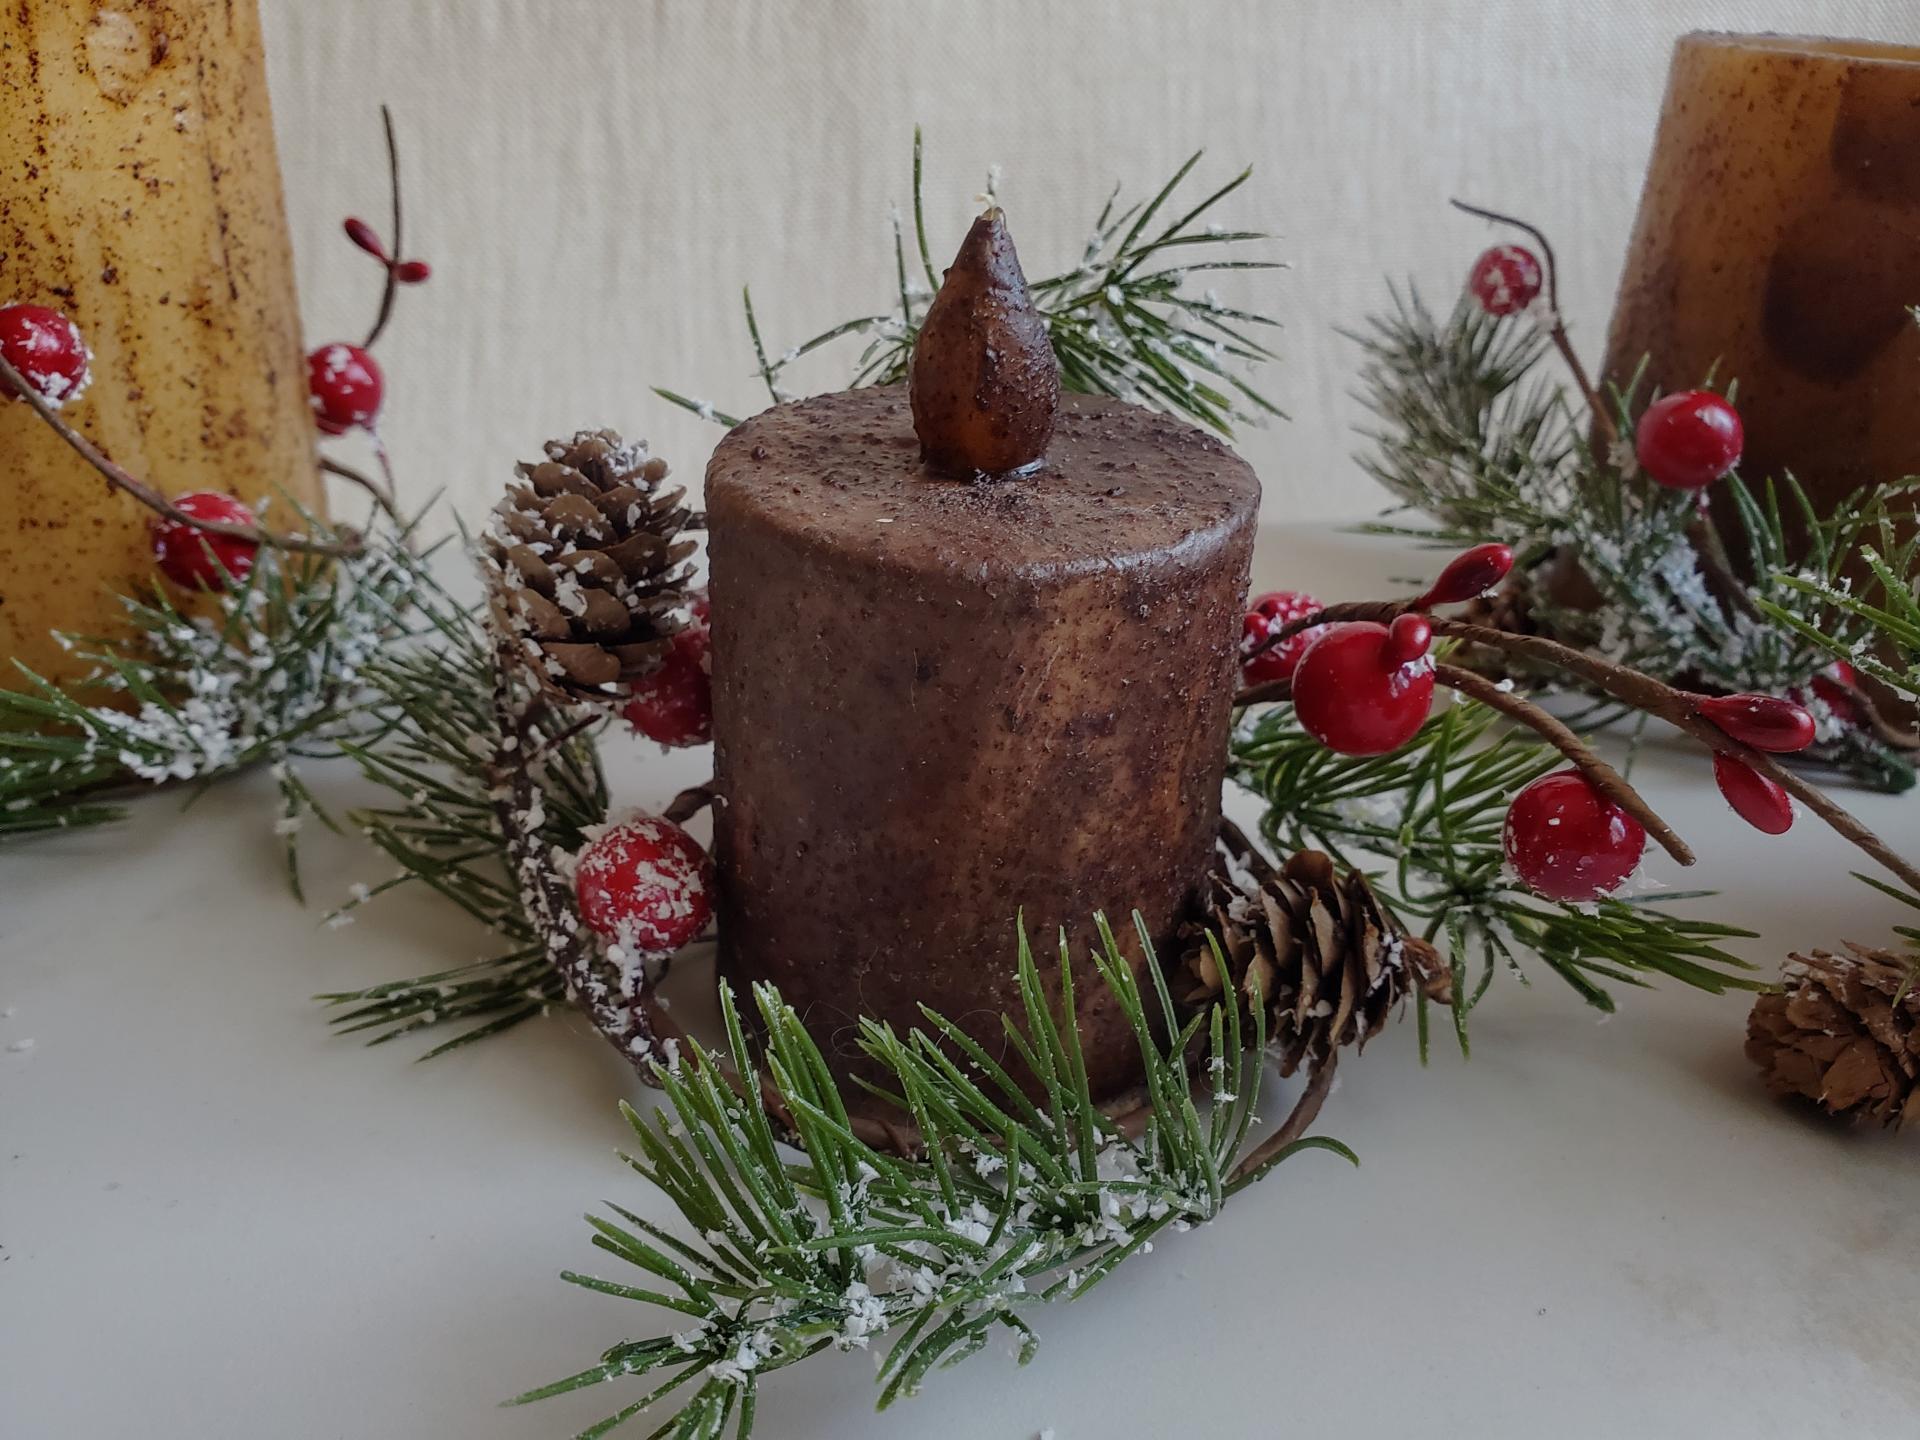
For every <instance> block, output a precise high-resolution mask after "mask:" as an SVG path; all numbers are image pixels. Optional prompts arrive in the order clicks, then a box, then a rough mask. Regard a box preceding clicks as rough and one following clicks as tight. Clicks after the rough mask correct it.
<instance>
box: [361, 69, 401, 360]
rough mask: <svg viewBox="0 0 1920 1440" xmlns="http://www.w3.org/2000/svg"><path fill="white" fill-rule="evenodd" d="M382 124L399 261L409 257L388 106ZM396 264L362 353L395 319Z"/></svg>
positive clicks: (390, 269) (395, 143)
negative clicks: (403, 235) (403, 239)
mask: <svg viewBox="0 0 1920 1440" xmlns="http://www.w3.org/2000/svg"><path fill="white" fill-rule="evenodd" d="M380 123H381V124H382V125H383V126H385V127H386V132H387V177H388V181H389V184H390V185H391V187H392V191H393V230H392V237H393V253H394V256H395V257H396V258H397V257H399V256H401V255H404V254H406V253H407V252H406V249H405V247H404V246H403V245H402V244H401V238H400V142H399V141H398V140H396V139H395V138H394V134H393V111H392V110H391V109H390V108H388V107H387V106H385V105H382V106H381V107H380ZM395 268H396V267H395V264H394V262H393V261H391V260H390V261H388V262H387V265H386V272H387V279H386V284H385V285H384V286H383V287H382V289H381V291H380V313H379V314H378V315H376V316H374V317H373V328H372V329H371V330H369V331H368V332H367V338H366V339H365V340H362V341H361V342H360V348H361V349H362V350H371V349H372V348H373V342H374V341H376V340H378V339H379V338H380V334H381V332H382V331H383V330H385V329H386V328H387V321H388V320H389V319H391V318H392V316H393V297H394V295H395V294H396V293H397V292H398V291H399V289H400V277H399V276H398V275H396V274H395V273H394V270H395Z"/></svg>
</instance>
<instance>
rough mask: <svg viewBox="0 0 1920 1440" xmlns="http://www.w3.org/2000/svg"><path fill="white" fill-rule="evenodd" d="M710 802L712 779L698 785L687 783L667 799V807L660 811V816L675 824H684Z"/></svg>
mask: <svg viewBox="0 0 1920 1440" xmlns="http://www.w3.org/2000/svg"><path fill="white" fill-rule="evenodd" d="M711 804H713V781H711V780H703V781H701V782H700V783H699V784H698V785H689V786H688V787H687V788H686V789H684V790H682V791H681V792H680V793H679V794H678V795H676V796H674V797H673V799H672V800H670V801H668V802H667V808H666V809H664V810H662V811H661V812H660V818H661V819H663V820H671V821H672V822H673V823H674V824H676V825H684V824H686V823H687V821H689V820H691V819H692V818H693V817H694V816H696V815H698V814H699V813H700V812H701V811H702V810H705V809H706V808H707V807H708V806H710V805H711Z"/></svg>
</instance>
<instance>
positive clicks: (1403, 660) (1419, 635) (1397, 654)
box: [1386, 611, 1433, 665]
mask: <svg viewBox="0 0 1920 1440" xmlns="http://www.w3.org/2000/svg"><path fill="white" fill-rule="evenodd" d="M1432 646H1433V622H1432V621H1431V620H1429V619H1427V617H1426V616H1424V615H1421V614H1418V613H1416V612H1413V611H1409V612H1408V613H1407V614H1405V615H1396V616H1394V617H1393V623H1392V624H1391V625H1389V626H1387V651H1386V654H1387V663H1388V664H1390V665H1408V664H1411V663H1412V662H1413V661H1415V660H1418V659H1419V658H1420V657H1421V656H1422V655H1425V654H1426V653H1427V651H1428V650H1429V649H1431V648H1432Z"/></svg>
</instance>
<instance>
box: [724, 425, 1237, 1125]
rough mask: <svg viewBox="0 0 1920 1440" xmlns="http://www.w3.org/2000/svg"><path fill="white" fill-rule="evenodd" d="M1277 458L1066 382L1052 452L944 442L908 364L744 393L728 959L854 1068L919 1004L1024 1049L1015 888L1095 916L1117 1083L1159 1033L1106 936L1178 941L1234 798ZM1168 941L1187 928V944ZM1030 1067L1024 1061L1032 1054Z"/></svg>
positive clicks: (734, 443) (732, 494) (729, 468)
mask: <svg viewBox="0 0 1920 1440" xmlns="http://www.w3.org/2000/svg"><path fill="white" fill-rule="evenodd" d="M1259 493H1260V492H1259V482H1258V481H1257V480H1255V478H1254V476H1253V473H1252V471H1251V470H1249V469H1248V468H1247V466H1246V465H1245V463H1244V462H1242V461H1241V460H1239V459H1238V458H1237V457H1236V456H1235V455H1234V454H1233V453H1232V452H1231V451H1229V450H1228V449H1227V448H1226V447H1225V446H1223V445H1222V444H1220V442H1219V441H1217V440H1215V439H1214V438H1212V437H1211V436H1209V435H1206V434H1204V433H1203V432H1201V431H1199V430H1196V429H1194V428H1193V427H1192V426H1190V425H1187V424H1185V423H1184V422H1182V421H1178V420H1174V419H1170V418H1168V417H1166V416H1163V415H1159V414H1155V413H1152V412H1149V411H1145V410H1141V409H1139V408H1138V407H1135V406H1131V405H1126V404H1123V403H1121V402H1119V401H1114V400H1103V399H1091V398H1086V397H1069V398H1068V399H1067V400H1065V401H1064V402H1063V403H1062V406H1061V410H1060V414H1059V418H1058V422H1057V425H1056V427H1055V431H1054V435H1053V440H1052V444H1051V446H1050V448H1049V450H1048V452H1047V463H1046V467H1045V468H1044V469H1043V470H1041V471H1039V472H1037V473H1035V474H1030V475H1022V476H1015V477H1010V478H1004V479H999V480H992V481H968V480H961V479H954V478H950V477H943V476H941V475H938V474H936V473H934V472H933V471H932V470H930V469H929V468H928V467H927V466H926V464H925V463H924V462H923V461H922V460H921V458H920V446H919V442H918V440H917V439H916V437H915V434H914V430H913V427H912V424H911V421H910V419H909V415H908V406H907V396H906V394H905V392H904V390H903V389H902V388H900V387H891V388H885V389H872V390H856V391H851V392H848V393H845V394H840V395H828V396H823V397H821V398H819V399H815V400H808V401H803V402H801V403H799V404H795V405H785V406H781V407H779V408H777V409H774V410H770V411H767V412H766V413H764V414H762V415H760V416H757V417H755V418H754V419H752V420H749V421H747V422H746V423H745V424H744V425H741V426H740V427H739V428H737V429H736V430H734V431H733V432H732V433H731V434H729V435H728V436H727V438H726V439H725V440H723V441H722V442H721V444H720V447H719V449H718V450H717V451H716V452H715V454H714V457H713V461H712V463H711V464H710V465H709V467H708V470H707V506H708V516H709V526H710V532H709V546H710V554H711V558H712V566H713V580H712V585H713V588H712V617H713V642H714V643H713V655H714V671H713V690H714V730H715V743H716V769H717V779H718V785H719V793H720V795H721V797H722V800H721V803H720V805H719V807H718V809H717V810H716V814H715V841H716V853H715V860H716V862H717V864H718V866H719V872H720V944H721V965H722V969H723V971H724V973H725V974H727V975H728V976H729V977H731V978H732V979H733V980H735V981H736V982H740V981H751V980H772V981H774V982H776V983H777V984H779V986H780V987H781V989H782V991H783V992H784V994H785V996H786V998H787V1000H788V1001H789V1002H790V1003H791V1004H793V1005H794V1006H796V1007H797V1008H798V1010H799V1012H800V1014H801V1016H802V1017H803V1018H804V1019H805V1021H806V1023H807V1025H808V1027H809V1028H810V1029H811V1030H812V1032H813V1033H814V1035H815V1036H816V1038H817V1039H818V1040H819V1041H820V1042H821V1043H822V1045H823V1046H824V1047H825V1048H827V1050H828V1051H829V1053H830V1055H831V1057H832V1060H833V1063H834V1065H835V1067H836V1068H838V1069H841V1070H858V1065H857V1052H856V1049H855V1037H856V1020H857V1017H859V1016H861V1015H868V1016H871V1017H873V1018H875V1019H877V1020H881V1021H885V1022H889V1023H891V1024H892V1025H894V1026H895V1027H896V1028H897V1029H900V1030H902V1031H904V1030H906V1029H908V1028H910V1027H913V1026H916V1025H921V1024H923V1023H924V1022H923V1021H922V1018H921V1016H920V1013H919V1009H918V1006H919V1005H920V1004H921V1003H922V1002H924V1003H926V1004H928V1005H931V1006H933V1007H934V1008H935V1009H938V1010H940V1011H942V1012H944V1013H945V1014H947V1015H948V1016H950V1017H952V1018H954V1019H956V1020H958V1021H960V1022H961V1023H962V1024H963V1025H964V1026H966V1027H967V1028H968V1029H969V1030H970V1031H971V1032H972V1033H973V1034H974V1035H975V1036H976V1037H977V1038H978V1039H979V1040H980V1041H981V1043H982V1044H984V1045H986V1046H987V1047H988V1049H989V1051H990V1052H991V1053H993V1054H995V1055H999V1054H1001V1053H1002V1052H1003V1050H1004V1044H1005V1042H1004V1037H1003V1036H1002V1034H1001V1032H1000V1023H999V1015H1000V1013H1001V1012H1002V1011H1007V1012H1010V1013H1015V1014H1018V1012H1019V1010H1020V1002H1019V998H1018V994H1017V991H1016V989H1015V986H1014V963H1015V939H1014V936H1015V930H1014V920H1015V915H1016V913H1017V912H1019V911H1020V910H1022V909H1023V908H1024V911H1025V915H1026V922H1027V927H1028V932H1029V934H1030V935H1031V936H1032V937H1033V941H1034V947H1035V951H1036V958H1037V959H1038V960H1039V962H1040V964H1041V967H1042V972H1043V975H1044V977H1045V979H1046V982H1047V984H1048V986H1049V988H1050V989H1052V990H1053V992H1054V993H1055V994H1056V995H1057V993H1058V984H1059V972H1058V964H1057V960H1056V955H1057V946H1056V941H1055V933H1056V930H1057V929H1058V927H1059V926H1061V925H1066V926H1067V927H1069V929H1070V931H1071V934H1072V937H1073V943H1074V946H1075V949H1076V954H1077V955H1078V956H1079V957H1080V960H1081V963H1079V964H1077V965H1076V967H1075V978H1076V981H1077V982H1078V983H1077V996H1078V1004H1079V1011H1080V1016H1081V1022H1082V1025H1083V1027H1084V1029H1085V1033H1086V1043H1087V1048H1088V1065H1089V1070H1090V1074H1091V1079H1092V1083H1093V1086H1094V1089H1095V1091H1096V1093H1099V1094H1110V1093H1112V1092H1114V1091H1115V1090H1117V1089H1120V1088H1122V1087H1124V1086H1125V1085H1126V1084H1127V1083H1128V1081H1129V1080H1130V1079H1131V1078H1132V1076H1133V1071H1134V1060H1135V1055H1136V1052H1135V1049H1134V1044H1133V1041H1132V1038H1131V1036H1130V1035H1129V1034H1128V1033H1127V1032H1126V1031H1125V1028H1124V1026H1123V1024H1122V1022H1121V1019H1120V1016H1119V1015H1118V1014H1117V1013H1116V1011H1115V1009H1114V1007H1113V1005H1112V1003H1111V1001H1110V998H1109V997H1108V995H1107V994H1106V992H1105V991H1104V989H1103V987H1102V986H1101V985H1100V983H1099V980H1098V978H1097V976H1096V975H1095V974H1094V972H1093V969H1092V966H1091V965H1090V964H1087V963H1085V958H1084V957H1085V955H1086V952H1087V946H1088V945H1089V944H1090V943H1091V941H1092V938H1093V926H1092V923H1091V919H1092V914H1093V912H1094V911H1095V910H1105V911H1106V913H1107V915H1108V918H1109V919H1110V920H1111V921H1112V922H1113V924H1114V927H1115V929H1116V930H1117V931H1119V932H1120V934H1121V938H1122V940H1123V942H1124V943H1125V944H1126V945H1127V946H1128V949H1129V951H1130V953H1132V954H1133V956H1134V958H1135V960H1136V962H1137V961H1138V959H1139V953H1138V943H1137V941H1136V940H1135V939H1134V938H1133V936H1132V925H1131V921H1130V920H1129V918H1128V912H1129V911H1130V910H1131V909H1132V908H1133V907H1135V906H1138V907H1139V908H1140V910H1141V911H1142V913H1143V914H1144V916H1145V919H1146V923H1147V926H1148V929H1149V930H1150V932H1151V933H1152V934H1153V936H1154V938H1155V941H1156V943H1159V944H1162V945H1167V944H1168V943H1169V942H1170V941H1171V938H1172V933H1173V931H1174V929H1175V927H1176V926H1177V924H1178V922H1179V920H1180V918H1181V916H1182V914H1183V913H1184V912H1185V910H1186V907H1187V904H1188V901H1189V899H1190V897H1191V893H1192V891H1193V890H1194V888H1195V887H1196V886H1197V885H1198V884H1199V882H1200V881H1201V879H1202V878H1203V876H1204V874H1205V871H1206V869H1207V865H1208V860H1209V856H1210V854H1211V851H1212V846H1213V840H1214V834H1215V831H1216V828H1217V825H1218V819H1219V799H1220V783H1221V773H1222V769H1223V767H1224V763H1225V756H1226V743H1227V724H1228V720H1229V713H1230V709H1231V700H1232V694H1233V690H1234V685H1235V677H1236V675H1237V673H1238V665H1237V657H1236V644H1237V640H1238V635H1239V625H1240V616H1241V610H1242V606H1243V602H1244V597H1245V594H1246V583H1247V568H1248V562H1249V559H1250V556H1251V552H1252V548H1253V535H1254V520H1255V513H1256V511H1257V509H1258V505H1259ZM1163 953H1169V952H1166V951H1163ZM1016 1068H1017V1065H1016Z"/></svg>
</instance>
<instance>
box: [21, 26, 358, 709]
mask: <svg viewBox="0 0 1920 1440" xmlns="http://www.w3.org/2000/svg"><path fill="white" fill-rule="evenodd" d="M0 92H4V94H5V96H6V104H5V107H4V109H0V303H8V302H13V301H21V302H29V303H34V304H40V305H47V306H51V307H54V308H56V309H59V310H61V311H63V312H65V313H66V314H67V315H68V316H69V317H71V318H72V320H73V321H74V322H75V323H76V324H77V325H78V326H79V327H80V330H81V333H82V334H83V335H84V336H85V338H86V341H87V343H88V344H89V345H90V346H91V347H92V349H93V365H92V376H93V380H92V384H91V386H90V387H89V388H88V389H87V391H86V392H85V394H84V395H83V396H82V397H81V398H80V399H79V400H77V401H75V402H72V403H70V404H68V405H67V406H66V408H65V410H64V411H63V412H62V413H63V415H64V416H65V418H66V419H67V420H68V421H69V422H70V423H72V424H73V425H74V426H75V427H76V428H78V429H80V430H81V431H83V432H85V433H86V434H87V435H88V436H90V437H91V438H92V439H93V440H94V441H95V442H96V443H97V444H99V445H100V446H101V448H102V449H104V450H105V451H106V452H107V453H108V454H109V455H110V456H112V458H113V459H115V460H117V461H119V462H120V463H121V464H122V465H124V466H126V467H127V468H128V469H130V470H132V471H133V472H134V473H135V474H137V475H140V476H142V477H144V478H145V479H147V480H149V481H151V482H152V483H153V484H154V485H155V486H157V487H158V488H159V489H161V490H163V491H165V492H167V493H169V494H180V493H182V492H185V491H190V490H220V491H226V492H228V493H230V494H233V495H236V496H238V497H239V498H241V499H242V500H244V501H246V502H247V503H248V504H250V505H255V506H257V505H258V503H259V502H260V501H262V500H263V499H266V498H268V497H274V498H275V499H276V501H277V504H276V511H277V513H278V515H279V517H280V523H281V524H282V525H283V526H284V525H287V524H290V523H291V517H290V516H289V515H288V507H287V505H286V502H285V499H284V498H282V497H290V498H291V499H293V500H297V501H298V502H299V503H301V504H303V505H305V506H308V507H309V508H313V509H317V508H318V507H319V505H320V503H321V493H320V477H319V474H318V471H317V469H316V467H315V462H314V438H313V437H314V431H313V421H312V418H311V416H310V415H309V413H308V410H307V388H306V367H305V361H304V358H303V355H302V351H301V344H300V322H299V309H298V305H297V303H296V300H295V295H294V285H293V268H292V253H291V248H290V245H289V242H288V237H287V222H286V212H285V209H284V207H283V204H282V200H281V193H280V169H279V161H278V159H277V156H276V153H275V150H274V142H273V119H272V114H271V112H270V110H269V108H268V103H267V82H266V68H265V62H264V58H263V55H262V51H261V44H260V22H259V16H258V13H257V11H256V9H255V6H254V3H253V0H168V3H167V4H165V5H153V4H144V3H135V0H124V3H113V0H107V3H94V4H89V3H84V0H8V3H7V4H6V5H5V6H4V7H3V8H0ZM274 513H275V511H270V512H269V514H274ZM149 518H150V516H149V512H147V511H146V510H144V509H143V508H141V507H140V506H139V505H138V504H136V503H135V502H134V501H132V500H131V499H129V498H127V497H126V496H123V495H114V494H110V493H109V492H108V490H107V487H106V485H105V483H104V482H103V481H102V480H101V478H100V477H99V475H97V474H96V473H95V472H94V471H93V470H92V469H90V468H89V467H88V466H87V465H86V464H85V462H83V461H82V460H81V459H80V458H79V457H78V456H76V455H75V454H74V453H73V452H72V451H71V450H69V449H68V448H67V447H66V446H65V445H64V444H63V443H62V442H61V441H60V439H59V438H58V437H57V436H56V435H54V434H53V432H52V431H51V430H50V429H48V428H47V426H46V425H45V424H43V423H42V421H41V420H40V419H39V418H38V417H37V416H36V415H34V414H33V412H32V411H31V410H29V409H28V408H27V406H26V405H24V404H21V403H19V402H17V401H14V402H4V403H0V669H3V670H4V671H5V672H6V674H5V676H0V684H7V685H14V684H18V683H20V682H19V677H18V672H17V671H15V670H14V669H13V667H12V665H11V664H10V663H7V662H11V661H13V660H18V661H20V662H21V663H23V664H25V665H28V666H30V667H32V668H33V669H34V670H35V671H37V672H39V673H41V674H44V675H48V676H50V677H52V678H55V679H64V678H71V677H72V675H73V673H74V665H73V662H72V661H71V660H70V659H68V658H67V657H66V656H65V655H64V654H63V652H62V651H61V650H60V649H59V647H58V646H57V645H56V644H55V643H54V642H53V640H52V638H51V635H50V632H51V631H53V630H55V629H59V630H66V631H71V632H79V633H83V634H112V633H114V632H115V631H117V630H118V629H120V628H121V626H120V622H119V607H118V606H117V605H116V604H115V602H114V601H113V599H112V598H111V597H112V595H113V594H114V593H115V592H120V593H125V592H129V591H132V590H135V589H137V588H138V587H141V586H143V585H145V584H147V583H148V582H149V580H150V578H151V577H152V576H153V573H154V572H153V567H152V559H151V552H150V549H149V545H148V538H147V522H148V520H149ZM9 677H10V678H9Z"/></svg>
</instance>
